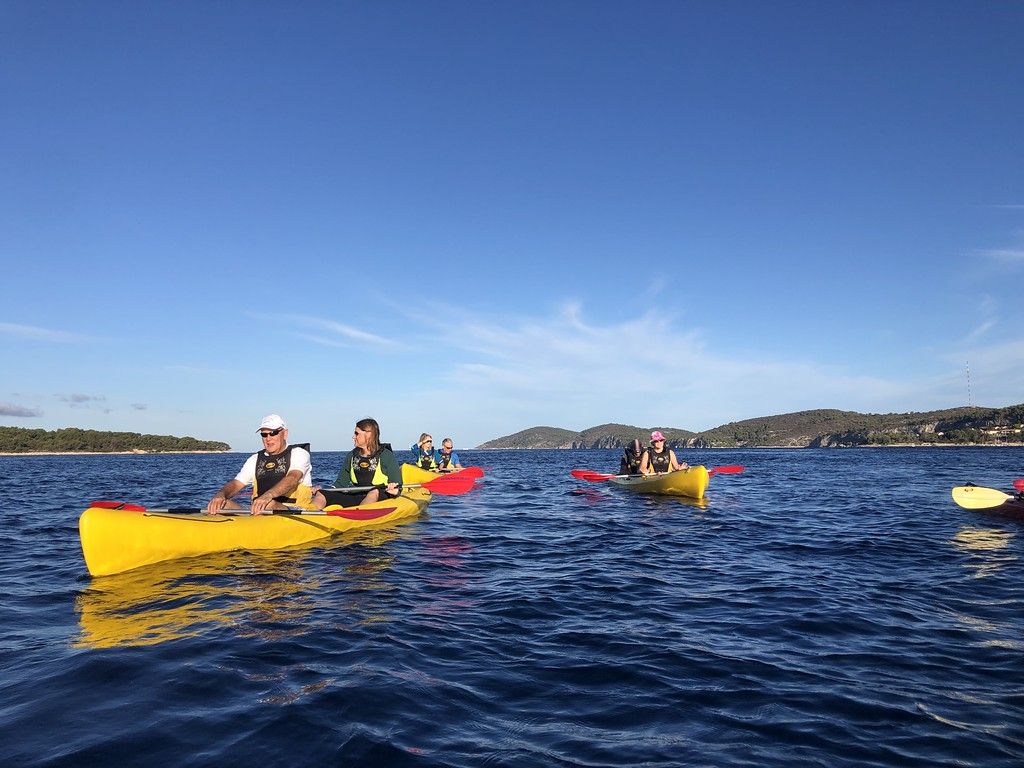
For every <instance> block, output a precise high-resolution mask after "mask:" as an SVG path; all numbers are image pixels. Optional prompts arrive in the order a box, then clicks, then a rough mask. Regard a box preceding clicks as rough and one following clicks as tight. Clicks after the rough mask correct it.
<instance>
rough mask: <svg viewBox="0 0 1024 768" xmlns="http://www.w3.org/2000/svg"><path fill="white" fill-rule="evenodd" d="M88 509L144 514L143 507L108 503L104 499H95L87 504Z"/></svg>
mask: <svg viewBox="0 0 1024 768" xmlns="http://www.w3.org/2000/svg"><path fill="white" fill-rule="evenodd" d="M89 506H90V507H95V508H96V509H123V510H125V511H126V512H145V511H146V508H145V507H140V506H139V505H138V504H129V503H128V502H125V501H108V500H106V499H97V500H96V501H91V502H89Z"/></svg>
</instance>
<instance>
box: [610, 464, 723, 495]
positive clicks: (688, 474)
mask: <svg viewBox="0 0 1024 768" xmlns="http://www.w3.org/2000/svg"><path fill="white" fill-rule="evenodd" d="M708 477H709V475H708V470H707V467H705V466H703V465H700V466H696V467H688V468H686V469H679V470H676V471H675V472H666V473H664V474H660V475H629V476H628V477H611V478H609V479H608V482H610V483H614V484H615V485H618V486H620V487H622V488H629V489H630V490H631V491H639V492H640V493H658V494H666V495H669V496H687V497H689V498H691V499H703V498H704V491H705V490H706V489H707V487H708Z"/></svg>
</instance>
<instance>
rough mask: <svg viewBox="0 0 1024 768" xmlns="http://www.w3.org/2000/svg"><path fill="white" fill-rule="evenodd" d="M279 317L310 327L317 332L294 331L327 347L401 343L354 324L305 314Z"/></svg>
mask: <svg viewBox="0 0 1024 768" xmlns="http://www.w3.org/2000/svg"><path fill="white" fill-rule="evenodd" d="M278 318H279V319H281V320H284V321H286V322H288V323H291V324H293V325H296V326H300V327H303V328H312V329H314V330H316V331H319V333H307V332H302V331H294V333H295V335H296V336H298V337H299V338H301V339H306V340H307V341H311V342H313V343H314V344H321V345H323V346H327V347H368V348H371V349H380V350H394V349H399V348H401V347H402V345H401V344H400V343H399V342H397V341H395V340H394V339H388V338H385V337H383V336H378V335H376V334H374V333H370V332H369V331H364V330H362V329H360V328H356V327H355V326H351V325H347V324H345V323H339V322H337V321H335V320H327V319H324V318H319V317H308V316H306V315H279V316H278Z"/></svg>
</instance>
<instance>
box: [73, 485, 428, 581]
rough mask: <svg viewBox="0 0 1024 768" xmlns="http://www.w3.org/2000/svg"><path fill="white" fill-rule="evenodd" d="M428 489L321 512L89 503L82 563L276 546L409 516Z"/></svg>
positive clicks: (139, 561) (101, 569) (104, 568)
mask: <svg viewBox="0 0 1024 768" xmlns="http://www.w3.org/2000/svg"><path fill="white" fill-rule="evenodd" d="M430 496H431V494H430V491H427V490H425V489H423V488H406V489H405V490H404V491H403V492H402V495H401V496H399V497H398V498H397V499H387V500H385V501H376V502H374V503H372V504H365V505H363V506H359V507H354V508H351V509H342V508H340V507H328V508H327V510H326V511H325V512H318V513H310V512H307V513H305V514H298V513H288V514H282V513H277V514H273V515H256V516H253V515H250V514H249V513H248V512H246V511H242V513H241V514H223V515H207V514H183V513H177V512H170V511H160V510H150V511H146V510H141V511H139V510H140V508H135V509H134V510H132V509H109V508H105V507H100V506H91V507H89V509H87V510H85V511H84V512H83V513H82V516H81V517H80V518H79V520H78V532H79V534H80V535H81V538H82V554H83V555H84V556H85V565H86V567H87V568H88V569H89V573H90V574H92V575H93V576H108V575H110V574H113V573H121V572H122V571H129V570H131V569H132V568H139V567H140V566H143V565H149V564H151V563H158V562H160V561H162V560H171V559H174V558H178V557H194V556H196V555H205V554H209V553H211V552H228V551H231V550H234V549H246V550H256V549H280V548H282V547H290V546H294V545H296V544H305V543H306V542H309V541H315V540H317V539H324V538H327V537H329V536H334V535H335V534H338V533H341V532H343V531H351V530H353V529H355V528H363V527H366V526H377V525H386V524H388V523H392V522H395V521H396V520H402V519H404V518H407V517H413V516H414V515H417V514H419V513H420V512H421V511H423V510H424V509H425V508H426V506H427V504H429V503H430Z"/></svg>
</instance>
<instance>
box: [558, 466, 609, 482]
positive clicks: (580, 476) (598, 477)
mask: <svg viewBox="0 0 1024 768" xmlns="http://www.w3.org/2000/svg"><path fill="white" fill-rule="evenodd" d="M569 474H570V475H572V476H573V477H575V478H576V479H577V480H586V481H587V482H590V483H601V482H604V481H605V480H607V479H609V478H612V477H615V475H609V474H606V473H603V472H594V471H593V470H591V469H574V470H573V471H572V472H570V473H569Z"/></svg>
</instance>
